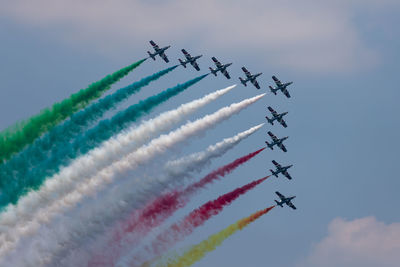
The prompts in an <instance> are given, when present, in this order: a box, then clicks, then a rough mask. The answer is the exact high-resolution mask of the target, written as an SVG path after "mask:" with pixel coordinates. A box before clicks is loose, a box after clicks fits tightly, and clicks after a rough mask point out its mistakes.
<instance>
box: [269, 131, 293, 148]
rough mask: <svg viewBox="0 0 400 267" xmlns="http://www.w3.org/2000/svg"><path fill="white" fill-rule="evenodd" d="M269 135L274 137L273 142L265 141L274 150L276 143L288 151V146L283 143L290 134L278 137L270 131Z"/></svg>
mask: <svg viewBox="0 0 400 267" xmlns="http://www.w3.org/2000/svg"><path fill="white" fill-rule="evenodd" d="M268 135H269V136H271V138H272V143H268V142H267V141H265V143H266V144H267V146H268V147H269V148H270V149H271V150H274V145H277V146H278V147H279V148H280V149H282V151H283V152H287V150H286V147H285V146H284V145H283V141H285V140H286V139H288V138H289V136H286V137H282V138H278V137H276V136H275V135H274V134H273V133H271V132H268Z"/></svg>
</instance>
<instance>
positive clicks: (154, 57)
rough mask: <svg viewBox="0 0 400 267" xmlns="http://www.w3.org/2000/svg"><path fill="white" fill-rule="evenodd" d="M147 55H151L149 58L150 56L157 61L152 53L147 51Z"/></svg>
mask: <svg viewBox="0 0 400 267" xmlns="http://www.w3.org/2000/svg"><path fill="white" fill-rule="evenodd" d="M147 54H149V56H150V57H151V58H152V59H153V60H156V58H155V57H154V54H152V53H150V51H147Z"/></svg>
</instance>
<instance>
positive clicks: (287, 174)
mask: <svg viewBox="0 0 400 267" xmlns="http://www.w3.org/2000/svg"><path fill="white" fill-rule="evenodd" d="M283 175H285V176H286V178H288V179H289V180H292V176H290V174H289V173H288V172H287V171H284V172H283Z"/></svg>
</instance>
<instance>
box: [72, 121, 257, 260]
mask: <svg viewBox="0 0 400 267" xmlns="http://www.w3.org/2000/svg"><path fill="white" fill-rule="evenodd" d="M263 125H264V124H263V123H262V124H259V125H257V126H254V127H252V128H250V129H248V130H246V131H244V132H241V133H238V134H237V135H235V136H233V137H230V138H225V139H224V140H223V141H221V142H218V143H216V144H215V145H211V146H209V147H208V148H207V149H206V150H204V151H202V152H198V153H193V154H191V155H189V156H186V157H182V158H181V159H178V160H174V161H170V162H168V163H167V164H166V166H165V167H164V171H163V172H161V173H163V174H164V175H162V174H160V176H158V177H154V178H155V179H153V180H146V181H143V182H142V183H141V184H140V187H141V190H140V191H139V192H137V193H136V194H135V195H133V197H132V200H130V201H129V203H132V204H131V205H130V207H131V208H130V211H132V209H135V208H136V207H138V206H140V204H143V203H140V202H141V201H146V202H147V201H149V200H150V199H151V197H155V196H158V195H160V194H161V193H162V192H163V191H165V187H166V185H168V186H170V187H174V188H176V187H178V188H179V187H180V186H183V185H184V182H185V178H188V177H190V176H191V173H192V172H200V171H201V170H202V169H203V168H204V167H206V166H207V165H208V164H210V163H211V160H212V159H213V158H216V157H220V156H222V155H223V154H225V153H226V152H227V151H228V150H230V149H232V148H233V147H234V146H235V145H237V144H238V143H239V142H240V141H242V140H243V139H245V138H247V137H249V136H250V135H251V134H253V133H255V132H256V131H257V130H259V129H260V128H261V127H262V126H263ZM122 227H123V225H122ZM114 230H115V229H114ZM121 232H123V230H122V229H121ZM124 240H126V241H124V242H123V243H126V244H125V246H126V249H125V253H126V256H124V259H122V262H126V263H128V262H130V261H131V259H132V258H131V257H132V255H133V254H131V252H135V251H134V250H133V249H132V243H135V244H137V243H138V241H139V242H140V240H138V236H137V235H135V233H134V232H133V233H126V235H125V237H124ZM129 240H130V241H129ZM132 241H133V242H132ZM72 258H73V257H71V258H70V259H69V260H72ZM69 260H68V261H69Z"/></svg>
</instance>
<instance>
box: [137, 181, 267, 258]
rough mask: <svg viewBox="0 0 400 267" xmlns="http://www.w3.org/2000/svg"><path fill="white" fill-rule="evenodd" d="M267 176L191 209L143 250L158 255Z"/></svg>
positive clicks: (154, 255)
mask: <svg viewBox="0 0 400 267" xmlns="http://www.w3.org/2000/svg"><path fill="white" fill-rule="evenodd" d="M268 177H269V176H266V177H264V178H261V179H258V180H255V181H253V182H250V183H248V184H246V185H244V186H242V187H239V188H236V189H235V190H233V191H231V192H229V193H226V194H224V195H222V196H220V197H218V198H217V199H214V200H211V201H209V202H207V203H205V204H203V205H202V206H200V207H199V208H197V209H195V210H193V211H192V212H191V213H189V214H188V215H187V216H186V217H185V218H183V219H182V220H181V221H180V222H178V223H175V224H173V225H171V226H170V227H169V228H168V229H166V230H165V231H163V232H162V233H161V234H159V235H158V236H157V237H156V238H155V240H154V241H153V242H152V243H151V244H150V246H147V247H146V248H145V250H146V251H147V252H148V254H150V255H151V256H152V257H158V256H160V255H161V254H162V253H164V252H165V251H167V250H168V249H169V248H171V247H172V246H173V245H175V244H176V243H177V242H179V241H181V240H182V239H184V238H185V237H186V236H188V235H190V234H191V233H192V232H193V231H194V229H195V228H197V227H199V226H200V225H203V224H204V223H205V222H206V221H207V220H209V219H210V218H211V217H213V216H215V215H218V214H219V213H220V212H221V211H222V210H223V208H224V207H226V206H227V205H230V204H231V203H232V202H233V201H234V200H236V199H237V198H238V197H239V196H241V195H243V194H245V193H247V192H248V191H249V190H251V189H253V188H254V187H256V186H257V185H259V184H260V183H262V182H264V181H265V180H266V179H268Z"/></svg>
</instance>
